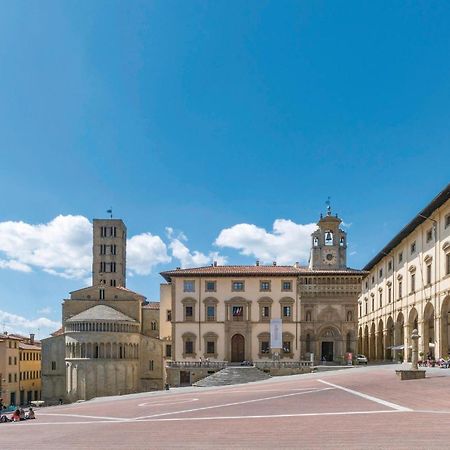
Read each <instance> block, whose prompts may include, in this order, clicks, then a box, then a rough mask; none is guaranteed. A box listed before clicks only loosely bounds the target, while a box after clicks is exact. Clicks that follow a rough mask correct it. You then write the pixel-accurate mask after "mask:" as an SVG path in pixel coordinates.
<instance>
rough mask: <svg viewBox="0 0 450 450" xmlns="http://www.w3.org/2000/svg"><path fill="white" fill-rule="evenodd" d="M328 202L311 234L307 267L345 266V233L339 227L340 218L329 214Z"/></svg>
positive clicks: (324, 268) (337, 268) (335, 268)
mask: <svg viewBox="0 0 450 450" xmlns="http://www.w3.org/2000/svg"><path fill="white" fill-rule="evenodd" d="M327 203H328V207H327V214H326V216H325V217H323V216H322V214H321V215H320V220H319V222H317V226H318V227H319V229H318V230H316V231H315V232H314V233H313V234H312V235H311V238H312V242H311V244H312V245H311V256H310V259H309V267H310V268H311V269H320V270H326V269H330V270H339V269H346V268H347V233H346V232H345V231H343V230H341V229H340V228H339V225H340V224H341V223H342V220H341V219H339V218H338V215H337V214H336V215H335V216H332V215H331V206H330V204H329V202H327Z"/></svg>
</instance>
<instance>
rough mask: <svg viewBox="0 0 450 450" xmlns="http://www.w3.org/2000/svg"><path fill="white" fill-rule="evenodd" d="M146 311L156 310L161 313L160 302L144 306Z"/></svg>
mask: <svg viewBox="0 0 450 450" xmlns="http://www.w3.org/2000/svg"><path fill="white" fill-rule="evenodd" d="M143 308H145V309H155V310H158V311H159V302H148V303H147V304H146V305H144V306H143Z"/></svg>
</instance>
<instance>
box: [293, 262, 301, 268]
mask: <svg viewBox="0 0 450 450" xmlns="http://www.w3.org/2000/svg"><path fill="white" fill-rule="evenodd" d="M294 267H295V268H296V269H298V268H299V267H300V264H299V262H298V261H296V263H295V264H294Z"/></svg>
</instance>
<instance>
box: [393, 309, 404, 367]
mask: <svg viewBox="0 0 450 450" xmlns="http://www.w3.org/2000/svg"><path fill="white" fill-rule="evenodd" d="M404 325H405V318H404V316H403V313H401V312H400V313H398V316H397V320H396V322H395V328H394V341H395V346H394V351H395V352H394V358H395V359H401V360H402V361H403V359H404V356H405V352H404V348H405V347H404V345H403V344H404V343H405V328H404Z"/></svg>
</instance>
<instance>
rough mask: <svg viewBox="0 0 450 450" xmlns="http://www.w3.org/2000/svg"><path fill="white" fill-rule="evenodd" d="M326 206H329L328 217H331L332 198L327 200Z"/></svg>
mask: <svg viewBox="0 0 450 450" xmlns="http://www.w3.org/2000/svg"><path fill="white" fill-rule="evenodd" d="M325 205H327V216H331V198H330V197H328V198H327V201H326V202H325Z"/></svg>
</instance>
